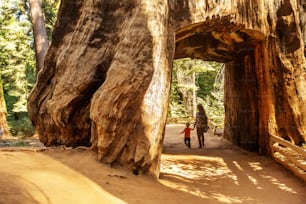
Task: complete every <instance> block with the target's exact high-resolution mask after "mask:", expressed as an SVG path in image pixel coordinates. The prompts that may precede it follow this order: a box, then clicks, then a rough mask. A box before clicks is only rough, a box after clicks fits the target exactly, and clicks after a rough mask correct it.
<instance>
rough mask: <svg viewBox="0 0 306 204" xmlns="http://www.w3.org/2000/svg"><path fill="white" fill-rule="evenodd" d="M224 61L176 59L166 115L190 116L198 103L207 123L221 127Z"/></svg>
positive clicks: (222, 118) (171, 116)
mask: <svg viewBox="0 0 306 204" xmlns="http://www.w3.org/2000/svg"><path fill="white" fill-rule="evenodd" d="M223 82H224V64H220V63H217V62H206V61H203V60H199V59H190V58H184V59H178V60H175V61H174V63H173V72H172V86H171V95H170V105H169V112H168V117H169V118H181V117H194V113H195V106H196V104H197V103H202V104H203V105H204V107H205V109H206V111H207V114H208V116H209V118H210V120H211V122H212V123H213V124H215V125H218V126H223V120H224V104H223V103H224V93H223V89H224V83H223Z"/></svg>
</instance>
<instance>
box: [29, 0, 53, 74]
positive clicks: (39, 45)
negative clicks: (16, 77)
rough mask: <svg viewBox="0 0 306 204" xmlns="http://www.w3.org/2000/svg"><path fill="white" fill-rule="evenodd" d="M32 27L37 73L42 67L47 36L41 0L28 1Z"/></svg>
mask: <svg viewBox="0 0 306 204" xmlns="http://www.w3.org/2000/svg"><path fill="white" fill-rule="evenodd" d="M29 3H30V13H31V19H32V25H33V35H34V42H35V55H36V68H37V72H39V70H41V69H42V67H43V66H44V58H45V55H46V52H47V50H48V46H49V43H48V36H47V31H46V25H45V19H44V14H43V10H42V0H29Z"/></svg>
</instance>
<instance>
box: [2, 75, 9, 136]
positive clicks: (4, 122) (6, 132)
mask: <svg viewBox="0 0 306 204" xmlns="http://www.w3.org/2000/svg"><path fill="white" fill-rule="evenodd" d="M6 116H7V111H6V104H5V100H4V93H3V86H2V80H1V76H0V139H1V138H2V137H6V136H8V135H10V132H9V129H8V125H7V117H6Z"/></svg>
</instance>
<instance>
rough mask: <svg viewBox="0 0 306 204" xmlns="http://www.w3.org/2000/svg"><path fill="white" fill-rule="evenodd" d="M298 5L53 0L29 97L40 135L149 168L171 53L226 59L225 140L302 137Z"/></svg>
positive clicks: (265, 149) (256, 144) (262, 145)
mask: <svg viewBox="0 0 306 204" xmlns="http://www.w3.org/2000/svg"><path fill="white" fill-rule="evenodd" d="M299 8H300V6H299V5H298V4H297V2H296V0H291V1H281V0H274V1H264V0H260V1H258V0H256V1H255V0H251V1H250V0H248V1H245V0H219V1H206V0H205V1H204V0H184V1H174V0H173V1H172V0H168V1H165V0H156V1H144V0H143V1H142V0H126V1H104V0H98V1H94V2H93V1H81V0H77V1H69V0H63V1H62V3H61V7H60V11H59V16H58V21H57V23H56V26H55V30H54V33H53V40H52V44H51V47H50V49H49V51H48V53H47V56H46V59H45V64H44V68H43V70H42V71H41V72H40V73H39V75H38V80H37V84H36V86H35V88H34V90H33V91H32V93H31V95H30V98H29V113H30V117H31V119H32V121H33V123H34V125H35V126H36V128H37V130H38V132H39V135H40V139H41V141H42V142H43V143H44V144H45V145H47V146H50V145H59V144H64V145H67V146H73V147H75V146H79V145H85V146H91V147H92V148H93V149H94V150H95V151H97V154H98V157H99V159H100V160H102V161H103V162H106V163H110V164H112V163H119V164H121V165H123V166H126V167H128V168H130V169H133V170H134V172H135V173H138V172H139V171H142V172H150V173H152V174H154V175H156V176H158V172H159V158H160V155H161V151H162V142H163V132H164V128H165V123H166V114H167V106H168V100H169V90H170V79H171V65H172V60H173V56H174V58H180V57H193V58H201V59H204V60H215V61H219V62H224V63H226V70H225V72H226V83H225V90H226V97H225V101H226V102H225V103H226V104H225V108H226V121H225V135H226V137H227V138H228V139H229V140H231V141H232V142H233V143H235V144H237V145H240V146H242V147H245V148H247V149H250V150H258V151H260V152H262V153H265V154H269V146H268V141H269V136H270V135H279V136H281V137H285V138H287V139H289V140H291V141H292V142H293V143H296V144H300V143H301V142H304V141H305V138H306V132H305V131H306V125H305V123H306V111H305V107H304V104H305V102H306V101H305V97H306V93H305V90H304V89H303V88H304V87H305V85H306V84H305V74H304V72H305V57H304V55H303V53H304V43H303V40H302V38H301V36H302V33H301V29H300V26H299V13H298V9H299ZM257 12H258V13H259V14H258V13H257ZM175 46H176V47H175Z"/></svg>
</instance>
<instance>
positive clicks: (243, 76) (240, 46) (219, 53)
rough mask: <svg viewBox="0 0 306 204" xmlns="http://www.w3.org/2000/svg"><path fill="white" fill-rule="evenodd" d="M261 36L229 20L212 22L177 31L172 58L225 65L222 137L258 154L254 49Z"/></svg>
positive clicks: (256, 86)
mask: <svg viewBox="0 0 306 204" xmlns="http://www.w3.org/2000/svg"><path fill="white" fill-rule="evenodd" d="M264 41H265V37H264V35H263V34H262V33H261V32H259V31H256V30H250V29H246V28H245V26H244V25H242V24H235V23H233V22H231V20H230V18H227V17H225V18H218V19H211V20H208V21H205V22H201V23H197V24H192V25H188V26H185V27H183V28H181V29H179V30H178V31H177V32H176V48H175V57H174V59H175V60H177V59H182V58H190V59H201V60H203V61H210V62H211V61H214V62H218V63H221V64H224V104H223V105H224V114H225V115H224V125H223V127H224V129H223V135H224V136H223V137H224V138H225V139H227V140H228V141H230V142H231V143H232V144H234V145H237V146H240V147H242V148H244V149H247V150H249V151H255V152H258V151H259V149H260V146H259V131H260V130H259V129H260V125H259V110H258V108H259V97H260V96H258V83H259V82H258V69H261V67H256V57H255V55H256V52H257V47H258V46H260V45H262V43H263V42H264Z"/></svg>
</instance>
